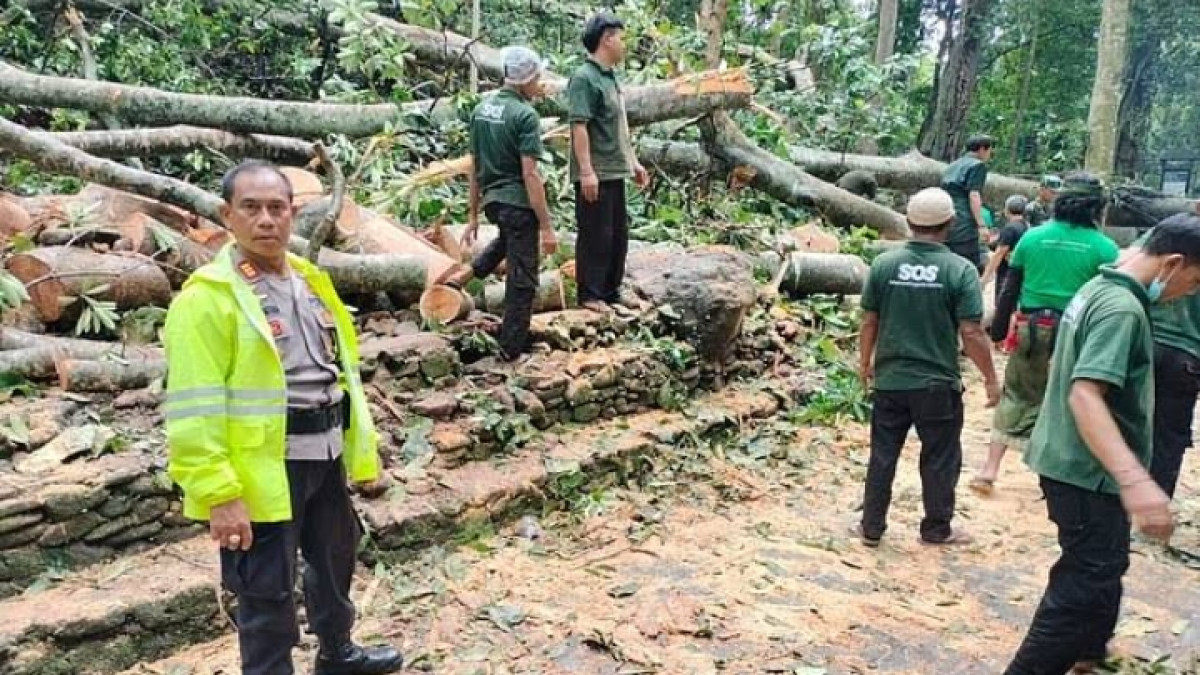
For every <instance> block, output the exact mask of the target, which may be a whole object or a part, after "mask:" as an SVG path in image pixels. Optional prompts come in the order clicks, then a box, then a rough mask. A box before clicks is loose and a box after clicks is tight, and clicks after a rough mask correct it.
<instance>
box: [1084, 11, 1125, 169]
mask: <svg viewBox="0 0 1200 675" xmlns="http://www.w3.org/2000/svg"><path fill="white" fill-rule="evenodd" d="M1128 50H1129V0H1104V5H1103V9H1102V10H1101V15H1100V39H1099V40H1098V41H1097V48H1096V79H1095V80H1094V81H1093V83H1092V104H1091V108H1090V109H1089V111H1088V150H1087V156H1086V158H1085V159H1084V168H1086V169H1087V170H1088V171H1091V172H1093V173H1096V174H1100V175H1102V176H1111V175H1112V173H1113V170H1114V169H1115V168H1116V158H1117V121H1118V117H1119V115H1120V107H1121V98H1122V96H1124V94H1125V59H1126V56H1127V52H1128Z"/></svg>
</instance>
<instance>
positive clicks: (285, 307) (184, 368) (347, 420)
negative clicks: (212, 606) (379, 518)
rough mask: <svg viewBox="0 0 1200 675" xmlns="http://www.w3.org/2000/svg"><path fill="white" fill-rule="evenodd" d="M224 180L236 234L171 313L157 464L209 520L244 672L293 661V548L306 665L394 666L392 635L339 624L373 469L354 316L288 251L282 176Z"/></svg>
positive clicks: (365, 669)
mask: <svg viewBox="0 0 1200 675" xmlns="http://www.w3.org/2000/svg"><path fill="white" fill-rule="evenodd" d="M221 187H222V192H223V196H224V198H225V204H224V206H222V209H221V216H222V219H223V220H224V222H225V225H226V226H227V227H228V228H229V229H230V230H231V231H232V233H233V235H234V238H235V239H236V244H232V245H230V246H227V247H226V248H225V249H224V250H222V251H221V252H220V253H219V254H218V255H217V257H216V259H215V260H214V261H213V262H212V263H210V264H208V265H206V266H204V267H202V268H201V269H199V270H197V271H196V273H195V274H193V275H192V277H191V278H190V279H188V281H187V283H186V284H185V285H184V288H183V291H182V292H181V293H180V294H179V297H178V298H176V300H175V302H174V303H173V304H172V305H171V310H170V312H169V313H168V315H167V322H166V328H165V334H164V343H165V345H166V350H167V361H168V375H167V395H166V404H165V411H164V412H165V417H166V427H167V441H168V444H169V446H170V461H169V465H168V470H169V472H170V475H171V478H173V479H174V480H175V482H176V483H177V484H179V486H180V487H181V488H182V489H183V493H184V512H185V514H186V515H187V516H188V517H190V518H194V519H196V520H207V521H208V522H209V531H210V534H211V536H212V538H213V540H215V541H216V542H217V543H218V545H219V546H220V549H221V551H220V555H221V577H222V581H223V583H224V584H225V585H226V587H227V588H229V590H230V591H232V592H233V593H234V594H236V595H237V597H238V607H237V624H238V640H239V645H240V648H241V657H242V672H243V673H244V674H245V675H290V674H291V673H292V672H293V665H292V655H291V650H292V647H293V646H294V645H295V644H296V642H297V641H298V639H299V631H298V629H297V624H296V607H295V604H294V601H293V593H292V591H293V589H294V587H295V581H296V552H297V550H299V551H300V552H301V553H302V554H303V555H304V560H305V563H306V569H305V574H304V602H305V605H306V608H307V616H308V623H309V627H310V629H311V630H312V632H313V633H315V634H316V635H317V637H318V639H319V641H320V649H319V652H318V654H317V659H316V664H315V666H314V668H313V671H312V672H313V673H314V675H350V674H354V675H370V674H377V673H391V672H395V671H397V670H399V669H400V668H401V666H402V658H401V656H400V654H399V652H397V651H396V650H395V649H393V648H391V647H361V646H359V645H356V644H355V643H354V642H352V641H351V639H350V631H351V627H352V626H353V623H354V613H355V612H354V605H353V604H351V602H350V582H351V579H352V577H353V574H354V564H355V550H356V548H357V545H358V541H359V537H360V532H359V526H358V520H357V518H356V516H355V513H354V510H353V506H352V504H351V501H350V493H349V490H348V487H347V479H349V480H352V481H355V482H370V481H373V480H375V479H376V478H377V477H378V475H379V457H378V454H377V452H376V445H377V440H378V436H377V434H376V432H375V428H374V425H373V423H372V422H371V415H370V411H369V410H368V408H367V402H366V398H365V397H364V395H363V388H362V382H361V381H360V379H359V375H358V344H357V340H356V338H355V334H354V324H353V322H352V320H351V318H350V314H349V313H348V312H347V311H346V307H345V306H344V305H343V304H342V302H341V300H339V299H338V296H337V293H336V292H335V291H334V289H333V285H332V283H331V282H330V280H329V277H328V276H327V275H325V273H323V272H321V271H320V270H319V269H317V268H316V266H314V265H312V264H310V263H309V262H307V261H305V260H303V259H301V258H298V257H295V256H292V255H290V254H288V252H287V244H288V239H289V238H290V236H291V233H292V218H293V215H294V212H293V208H292V194H291V186H290V184H289V183H288V181H287V179H286V178H285V177H284V176H283V175H282V174H281V173H280V172H279V171H278V170H277V169H276V168H275V167H273V166H271V165H269V164H263V163H258V162H247V163H244V164H241V165H239V166H237V167H236V168H234V169H233V170H231V171H230V172H229V173H228V174H226V176H225V179H224V181H223V183H222V186H221Z"/></svg>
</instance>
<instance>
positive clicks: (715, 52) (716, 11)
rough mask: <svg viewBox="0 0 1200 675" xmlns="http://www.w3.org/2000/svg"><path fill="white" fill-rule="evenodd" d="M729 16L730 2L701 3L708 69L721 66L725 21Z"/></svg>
mask: <svg viewBox="0 0 1200 675" xmlns="http://www.w3.org/2000/svg"><path fill="white" fill-rule="evenodd" d="M728 15H729V0H703V2H701V3H700V22H701V32H703V33H704V66H705V67H706V68H710V69H711V68H716V67H717V66H719V65H720V64H721V48H722V47H723V46H724V43H725V19H726V17H727V16H728Z"/></svg>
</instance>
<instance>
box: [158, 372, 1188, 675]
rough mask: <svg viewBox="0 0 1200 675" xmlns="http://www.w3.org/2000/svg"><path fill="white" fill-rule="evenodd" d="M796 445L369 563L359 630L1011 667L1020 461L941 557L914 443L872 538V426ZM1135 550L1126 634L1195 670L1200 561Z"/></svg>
mask: <svg viewBox="0 0 1200 675" xmlns="http://www.w3.org/2000/svg"><path fill="white" fill-rule="evenodd" d="M980 394H981V392H980V390H979V388H978V387H973V390H972V391H971V392H969V403H968V410H969V422H968V425H967V427H968V430H967V432H966V435H965V445H966V454H967V458H966V467H965V468H964V471H965V473H964V475H965V476H968V477H969V475H970V472H971V471H972V470H973V469H974V467H975V466H976V464H977V463H978V462H979V461H980V460H981V459H982V456H983V453H984V452H985V449H986V442H987V438H988V429H989V427H990V413H989V412H987V411H985V410H984V409H983V406H982V403H981V400H980ZM792 450H793V452H794V453H795V452H796V451H799V455H800V456H801V457H802V458H803V459H802V460H801V461H799V462H793V463H791V464H788V465H787V468H786V469H780V468H778V467H777V468H776V469H773V470H772V471H771V472H767V471H765V470H761V471H755V470H753V469H752V468H738V467H737V466H735V465H733V464H728V463H727V464H722V465H721V466H720V468H719V469H718V470H717V471H716V473H715V474H714V476H715V478H716V480H715V481H713V483H714V485H715V487H713V488H710V487H709V485H707V484H705V485H692V486H682V485H678V486H675V487H674V488H672V489H666V490H660V491H659V492H661V493H663V494H670V495H672V496H669V497H666V498H664V499H663V500H662V501H655V498H654V497H652V496H651V495H652V494H654V490H651V491H650V492H649V493H644V492H639V493H634V492H622V493H620V494H618V495H616V496H613V497H610V499H609V500H608V501H605V500H603V499H600V498H599V497H597V500H596V501H595V502H594V504H593V505H595V504H604V505H605V507H604V509H603V510H604V513H603V515H599V516H594V517H591V518H588V519H585V520H583V521H582V522H581V523H579V524H575V525H571V526H566V527H550V528H548V531H547V532H546V533H545V535H544V537H543V538H542V539H541V540H540V541H538V542H531V541H528V540H526V539H523V538H521V537H519V536H515V535H514V533H513V532H511V531H508V532H503V533H499V534H498V535H495V536H492V533H490V532H488V531H486V530H485V531H482V532H480V533H479V535H480V536H478V537H476V538H475V539H474V540H473V541H471V542H469V545H466V546H463V547H460V548H459V549H457V550H455V551H436V552H433V553H431V554H430V555H428V556H427V557H426V558H424V559H422V560H420V561H417V562H414V563H410V564H409V565H407V566H403V567H398V568H395V569H391V570H384V569H383V568H379V569H377V570H376V572H377V576H376V577H375V579H374V580H370V581H365V582H364V585H363V587H362V588H360V589H359V596H360V598H361V599H362V600H363V601H364V602H365V604H368V605H369V607H367V608H366V609H365V614H366V618H365V620H364V621H363V623H362V628H361V630H360V631H359V632H360V633H364V634H371V633H374V634H377V635H378V634H383V635H388V636H390V637H391V638H392V639H395V640H399V641H402V642H403V643H404V644H405V646H406V647H407V651H408V653H409V654H410V655H412V656H419V657H420V660H419V661H418V664H417V665H418V667H419V668H421V669H426V670H431V671H433V672H437V673H446V674H463V675H466V674H476V673H479V674H484V673H487V674H493V673H494V674H501V673H587V674H596V675H608V674H613V675H615V674H617V673H625V674H632V673H649V672H656V673H679V674H684V673H686V674H688V675H704V674H707V673H717V672H721V673H793V674H807V675H815V674H818V673H831V674H832V673H867V672H881V673H913V674H918V673H919V674H932V673H938V674H951V673H981V674H982V673H998V672H1000V671H1001V670H1002V668H1003V666H1004V664H1005V663H1006V662H1007V659H1008V657H1009V656H1011V654H1012V652H1013V650H1014V649H1015V647H1016V645H1017V643H1018V641H1019V640H1020V638H1021V635H1022V634H1023V631H1024V628H1025V626H1026V623H1027V621H1028V619H1029V616H1030V615H1031V613H1032V611H1033V608H1034V606H1035V604H1036V602H1037V600H1038V598H1039V596H1040V593H1041V589H1042V586H1043V584H1044V579H1045V573H1046V570H1047V569H1048V567H1049V565H1050V563H1051V562H1052V561H1053V559H1054V557H1055V555H1056V550H1055V547H1054V540H1053V531H1052V528H1051V527H1050V524H1049V523H1048V522H1047V521H1046V519H1045V512H1044V506H1043V504H1042V503H1041V502H1040V501H1039V492H1038V489H1037V487H1036V482H1035V480H1034V478H1033V477H1032V476H1031V475H1030V474H1029V473H1028V471H1026V470H1025V469H1024V467H1023V466H1022V465H1021V463H1020V458H1019V457H1017V456H1012V457H1010V458H1009V462H1008V463H1007V464H1006V466H1005V472H1004V474H1003V475H1002V483H1001V486H1000V490H999V492H998V493H997V495H996V496H994V497H992V498H989V499H981V498H978V497H976V496H974V495H972V494H971V493H969V492H968V491H967V490H966V489H965V480H964V481H963V487H962V488H961V489H960V492H959V494H960V503H959V511H960V514H961V525H962V526H964V527H966V528H967V529H969V530H970V531H971V532H972V533H973V534H974V535H975V537H976V539H977V543H976V544H975V545H974V546H972V547H970V548H965V549H960V550H954V551H947V550H938V549H932V548H929V547H924V546H922V545H920V544H919V543H918V542H917V540H916V533H917V523H918V520H919V517H920V513H919V510H920V490H919V483H918V480H917V472H916V452H915V450H916V448H915V446H912V447H910V449H909V450H908V451H907V452H906V456H905V459H904V462H903V464H902V466H901V470H900V474H899V477H898V480H897V485H896V489H895V499H894V503H893V509H892V517H891V523H890V530H889V532H888V534H887V536H886V538H885V541H884V544H883V546H882V547H881V548H880V549H879V550H877V551H871V550H868V549H864V548H863V547H861V546H860V545H859V544H858V543H857V542H856V541H855V540H853V539H852V538H851V537H849V536H848V535H847V534H846V526H847V524H849V523H851V522H853V521H854V520H855V517H856V509H857V508H858V504H859V502H860V500H861V492H860V491H861V481H862V477H863V475H864V473H865V462H866V456H867V449H866V432H865V429H864V428H863V427H862V426H860V425H843V426H842V428H841V429H840V431H835V430H828V429H800V430H798V431H796V433H795V437H794V439H793V443H792ZM1198 464H1200V463H1198V462H1196V461H1195V458H1194V457H1193V458H1191V459H1189V462H1188V467H1187V472H1186V474H1185V476H1184V479H1183V486H1182V489H1181V490H1180V493H1181V494H1180V507H1181V509H1182V511H1183V517H1184V521H1185V522H1184V525H1183V527H1182V528H1181V531H1180V532H1179V535H1178V537H1177V539H1176V542H1175V543H1176V544H1178V545H1179V546H1181V547H1183V548H1185V549H1188V550H1200V528H1198V526H1200V497H1198V496H1197V493H1198V490H1200V470H1197V465H1198ZM680 488H686V489H682V490H681V489H680ZM1138 548H1139V550H1138V552H1137V553H1136V554H1135V555H1134V562H1133V568H1132V570H1131V572H1130V574H1129V576H1128V577H1127V580H1128V584H1127V586H1128V591H1127V601H1126V604H1125V609H1124V613H1123V618H1122V623H1121V627H1120V630H1119V635H1120V637H1119V641H1120V645H1121V647H1122V649H1124V650H1127V651H1129V652H1130V653H1133V654H1137V655H1141V656H1146V657H1154V656H1157V655H1164V654H1171V655H1173V657H1174V661H1173V662H1174V664H1175V665H1176V668H1177V669H1178V672H1188V673H1197V672H1200V669H1197V665H1196V663H1197V661H1195V659H1196V658H1197V655H1198V654H1200V583H1198V582H1200V571H1197V570H1195V569H1189V568H1187V567H1186V566H1184V565H1183V564H1181V563H1179V562H1177V561H1175V560H1173V559H1170V558H1168V557H1167V556H1166V555H1165V554H1164V553H1162V552H1161V550H1159V549H1157V548H1155V547H1150V546H1139V547H1138ZM364 636H366V635H364ZM231 648H232V645H231V644H227V645H226V648H224V649H217V648H215V647H214V646H211V645H210V646H208V647H205V648H202V649H201V650H199V651H198V652H193V653H192V654H185V655H181V656H182V658H181V659H177V660H173V663H175V664H186V665H184V666H182V667H181V669H179V670H166V669H164V670H160V671H159V672H171V673H173V675H184V674H185V673H197V674H198V673H216V672H235V671H232V670H229V669H228V668H229V665H231V664H229V665H225V664H228V663H229V655H230V651H231ZM206 650H207V651H206ZM1189 663H1190V664H1191V665H1190V666H1189V665H1186V664H1189ZM422 664H423V665H422ZM183 668H186V669H183ZM143 672H145V671H143ZM1145 672H1151V671H1145ZM1155 672H1157V671H1155Z"/></svg>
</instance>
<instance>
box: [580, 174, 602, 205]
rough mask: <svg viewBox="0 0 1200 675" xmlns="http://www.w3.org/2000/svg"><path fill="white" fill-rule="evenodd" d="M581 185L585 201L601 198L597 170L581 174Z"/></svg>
mask: <svg viewBox="0 0 1200 675" xmlns="http://www.w3.org/2000/svg"><path fill="white" fill-rule="evenodd" d="M579 187H580V188H582V189H583V201H585V202H595V201H596V200H598V199H600V179H599V178H597V177H596V174H595V172H592V173H585V174H581V175H580V176H579Z"/></svg>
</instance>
